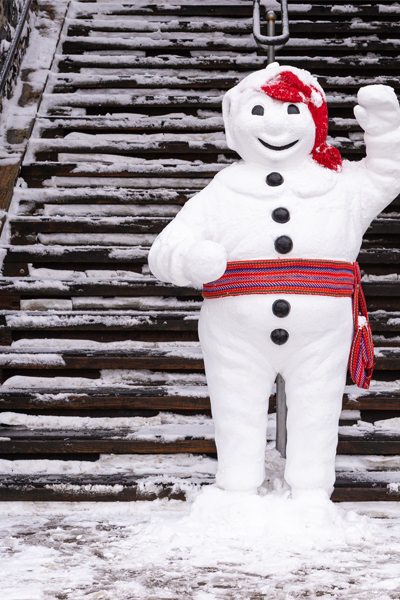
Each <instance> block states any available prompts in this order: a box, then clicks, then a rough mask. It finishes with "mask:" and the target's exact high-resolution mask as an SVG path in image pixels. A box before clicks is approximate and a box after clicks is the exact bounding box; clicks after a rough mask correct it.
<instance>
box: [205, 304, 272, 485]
mask: <svg viewBox="0 0 400 600" xmlns="http://www.w3.org/2000/svg"><path fill="white" fill-rule="evenodd" d="M210 302H213V303H214V302H216V301H215V300H211V301H210ZM203 312H204V311H203ZM218 314H219V317H218ZM199 333H200V339H201V345H202V350H203V355H204V361H205V366H206V375H207V384H208V387H209V391H210V398H211V407H212V415H213V420H214V424H215V441H216V445H217V451H218V472H217V476H216V482H217V485H218V486H219V487H221V488H223V489H225V490H230V491H250V492H256V490H257V488H258V487H259V486H260V485H261V484H262V483H263V481H264V474H265V471H264V463H265V446H266V433H267V417H268V400H269V396H270V394H271V391H272V387H273V383H274V381H275V377H276V372H275V371H274V370H273V369H272V367H271V366H270V365H269V362H268V356H266V348H265V341H264V340H262V339H261V336H260V333H259V332H257V331H249V330H248V329H247V328H246V327H244V326H243V321H241V322H240V321H236V320H235V319H229V317H227V316H226V315H223V314H222V313H218V312H215V313H214V311H213V310H210V311H208V314H207V317H206V318H205V315H204V314H202V318H201V322H200V326H199Z"/></svg>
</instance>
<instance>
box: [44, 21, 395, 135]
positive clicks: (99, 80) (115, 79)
mask: <svg viewBox="0 0 400 600" xmlns="http://www.w3.org/2000/svg"><path fill="white" fill-rule="evenodd" d="M393 25H396V28H397V29H398V30H399V31H398V32H400V25H397V23H396V24H393ZM308 27H309V25H308ZM338 27H343V24H341V25H338ZM89 69H90V70H89ZM89 69H88V68H86V69H85V73H76V74H71V75H66V74H57V75H56V74H52V77H51V80H50V82H49V87H48V90H49V91H51V92H52V93H53V94H60V93H71V92H75V91H77V90H82V89H108V88H111V89H113V88H114V89H142V88H143V89H148V88H152V89H154V87H155V86H156V85H158V86H159V87H160V88H162V89H169V88H171V89H176V88H179V89H181V90H185V89H193V90H194V89H219V90H228V89H230V88H232V87H234V86H235V85H237V84H238V83H239V81H241V80H242V79H243V78H244V77H246V75H248V74H249V73H250V72H251V71H248V72H247V71H243V72H240V73H238V74H232V73H226V72H224V71H206V70H204V69H203V70H201V69H190V70H187V71H186V72H185V71H184V70H182V72H181V73H180V74H179V75H178V74H177V73H176V71H175V70H172V69H171V70H167V69H164V70H161V71H160V70H159V69H148V70H146V72H145V73H143V71H142V69H134V68H127V67H123V68H120V69H113V74H106V73H102V72H98V71H103V70H104V69H101V68H97V67H96V65H95V64H94V65H93V66H91V65H90V64H89ZM88 70H89V72H88ZM116 70H117V73H115V71H116ZM379 80H380V81H381V83H382V84H384V85H390V86H391V87H393V88H395V89H398V88H400V82H399V80H398V78H397V77H394V76H392V75H382V77H380V78H379ZM318 81H319V83H320V84H321V85H322V87H323V88H324V89H326V90H331V89H335V90H340V89H344V88H346V89H352V88H353V89H356V90H358V89H359V88H360V87H361V86H365V85H373V84H374V83H375V81H376V77H371V76H367V75H355V76H354V77H351V78H350V77H341V76H332V75H330V76H327V75H325V76H323V75H319V76H318ZM199 120H200V119H199ZM204 120H205V119H204ZM103 128H104V124H103Z"/></svg>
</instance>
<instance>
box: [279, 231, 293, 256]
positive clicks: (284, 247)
mask: <svg viewBox="0 0 400 600" xmlns="http://www.w3.org/2000/svg"><path fill="white" fill-rule="evenodd" d="M275 250H276V251H277V252H279V254H287V253H288V252H291V251H292V250H293V242H292V240H291V238H290V237H289V236H288V235H281V236H280V237H278V238H277V239H276V240H275Z"/></svg>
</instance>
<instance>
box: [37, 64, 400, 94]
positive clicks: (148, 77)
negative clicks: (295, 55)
mask: <svg viewBox="0 0 400 600" xmlns="http://www.w3.org/2000/svg"><path fill="white" fill-rule="evenodd" d="M98 70H100V69H96V67H94V68H93V69H90V70H89V69H85V72H84V73H82V72H81V73H79V74H78V73H77V74H73V75H66V74H57V75H53V76H52V79H51V81H50V85H49V91H52V92H53V93H65V92H73V91H74V90H76V89H93V88H102V89H106V88H121V89H125V88H136V89H137V88H153V89H154V88H155V87H156V86H159V87H160V88H161V89H168V88H172V89H176V88H180V89H203V88H204V89H229V88H231V87H233V86H234V85H236V84H237V83H239V81H241V79H243V77H245V76H246V75H247V74H248V72H246V71H244V72H242V73H240V74H237V73H229V72H228V73H225V72H223V71H207V70H204V69H203V70H201V69H196V70H194V69H192V70H187V71H186V72H185V71H183V72H182V73H181V74H177V73H176V72H175V71H174V70H170V71H168V70H163V71H160V70H157V69H149V70H148V71H146V72H145V73H143V72H142V70H141V69H128V70H127V69H119V70H118V69H116V70H114V69H113V73H112V74H110V73H108V72H106V73H98V72H96V71H98ZM107 71H108V70H107ZM132 71H133V72H132ZM392 79H393V78H392Z"/></svg>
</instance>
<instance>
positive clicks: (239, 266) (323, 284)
mask: <svg viewBox="0 0 400 600" xmlns="http://www.w3.org/2000/svg"><path fill="white" fill-rule="evenodd" d="M247 294H311V295H317V296H337V297H353V318H354V330H355V333H354V340H353V344H352V348H351V352H350V361H349V370H350V375H351V377H352V379H353V381H354V383H356V384H357V386H358V387H360V388H364V389H368V388H369V384H370V381H371V377H372V371H373V366H374V346H373V342H372V333H371V328H370V326H369V322H368V314H367V306H366V303H365V298H364V294H363V291H362V287H361V275H360V269H359V267H358V264H357V263H350V262H341V261H333V260H307V259H295V260H292V259H275V260H249V261H235V262H228V265H227V268H226V271H225V273H224V274H223V275H222V277H220V279H218V280H217V281H211V282H210V283H206V284H205V285H204V286H203V297H204V298H207V299H211V298H223V297H225V296H240V295H247ZM360 311H361V315H360V314H359V312H360Z"/></svg>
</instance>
